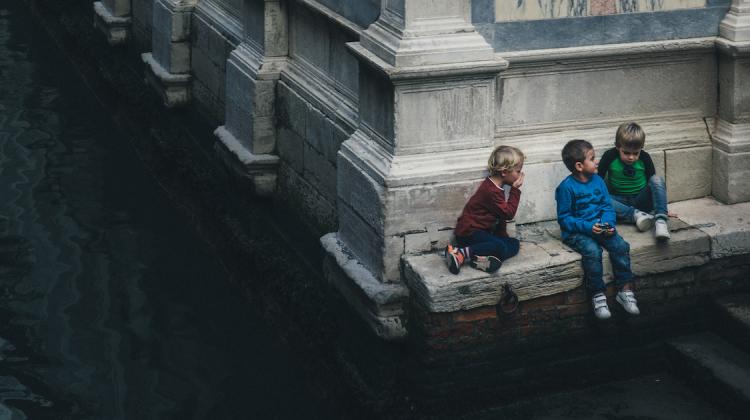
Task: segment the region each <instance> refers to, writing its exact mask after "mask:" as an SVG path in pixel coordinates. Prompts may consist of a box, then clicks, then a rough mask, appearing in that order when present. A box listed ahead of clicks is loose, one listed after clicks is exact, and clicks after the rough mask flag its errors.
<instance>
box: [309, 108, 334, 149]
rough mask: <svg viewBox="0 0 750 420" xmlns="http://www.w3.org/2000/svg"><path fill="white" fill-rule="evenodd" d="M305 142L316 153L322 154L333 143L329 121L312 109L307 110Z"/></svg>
mask: <svg viewBox="0 0 750 420" xmlns="http://www.w3.org/2000/svg"><path fill="white" fill-rule="evenodd" d="M305 140H306V141H307V142H308V143H310V145H311V146H312V147H314V148H315V150H317V151H318V153H324V152H325V150H326V149H329V148H330V145H331V143H333V131H332V127H331V123H330V120H329V119H328V118H326V116H325V115H323V113H322V112H320V111H318V110H317V109H315V108H313V107H308V108H307V125H306V130H305Z"/></svg>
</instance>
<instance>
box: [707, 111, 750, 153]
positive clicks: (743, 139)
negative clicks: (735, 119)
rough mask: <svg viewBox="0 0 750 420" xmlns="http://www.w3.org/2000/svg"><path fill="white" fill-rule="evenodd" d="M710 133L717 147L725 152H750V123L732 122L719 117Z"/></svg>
mask: <svg viewBox="0 0 750 420" xmlns="http://www.w3.org/2000/svg"><path fill="white" fill-rule="evenodd" d="M711 134H712V135H711V137H712V140H713V145H714V146H715V147H716V148H717V149H720V150H723V151H725V152H727V153H750V123H748V124H732V123H729V122H726V121H724V120H721V119H719V120H717V121H716V127H715V129H714V131H713V132H712V133H711Z"/></svg>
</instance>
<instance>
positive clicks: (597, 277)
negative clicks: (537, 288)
mask: <svg viewBox="0 0 750 420" xmlns="http://www.w3.org/2000/svg"><path fill="white" fill-rule="evenodd" d="M563 242H564V243H565V245H568V246H569V247H571V248H573V249H574V250H576V251H577V252H578V253H580V254H581V256H582V257H583V260H582V263H583V276H584V280H585V285H586V289H587V290H588V291H589V292H590V293H591V294H595V293H598V292H601V291H603V290H604V289H605V288H606V286H605V284H604V278H603V274H604V269H603V267H602V248H604V249H606V250H607V251H608V252H609V259H610V261H611V262H612V270H613V274H614V276H615V284H616V285H617V287H618V288H620V287H622V286H623V285H625V284H626V283H629V282H631V281H633V272H632V271H630V244H628V243H627V242H626V241H625V240H624V239H622V236H620V235H619V234H617V233H615V234H614V235H612V236H610V237H605V236H604V235H594V236H588V235H582V234H578V233H575V234H571V235H570V236H568V237H567V238H565V240H564V241H563Z"/></svg>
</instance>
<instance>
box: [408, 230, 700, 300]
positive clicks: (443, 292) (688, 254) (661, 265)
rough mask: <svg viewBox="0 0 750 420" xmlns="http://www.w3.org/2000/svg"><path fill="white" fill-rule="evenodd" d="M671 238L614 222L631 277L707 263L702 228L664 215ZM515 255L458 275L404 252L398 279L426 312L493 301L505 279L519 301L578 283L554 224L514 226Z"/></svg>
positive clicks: (434, 257) (579, 275) (434, 260)
mask: <svg viewBox="0 0 750 420" xmlns="http://www.w3.org/2000/svg"><path fill="white" fill-rule="evenodd" d="M669 228H670V231H671V234H672V238H671V240H670V241H669V243H668V244H665V243H660V242H657V241H656V240H655V239H654V237H653V234H652V233H651V232H639V231H637V230H636V228H635V227H634V226H631V225H622V226H618V227H617V229H618V231H619V233H620V234H621V235H622V236H623V237H624V238H625V240H626V241H628V242H629V243H630V255H631V261H632V263H631V267H632V270H633V273H634V274H635V275H636V276H646V275H651V274H658V273H665V272H669V271H675V270H679V269H681V268H685V267H694V266H699V265H702V264H705V263H707V262H708V261H709V260H710V258H709V254H710V251H711V249H710V239H709V237H708V235H706V234H705V233H704V232H702V231H700V230H699V229H696V228H694V227H692V226H689V225H687V224H686V223H684V222H682V221H681V220H679V219H674V218H672V219H670V220H669ZM518 237H519V239H520V240H521V250H520V252H519V254H518V255H517V256H515V257H513V258H511V259H509V260H508V261H506V262H505V263H504V264H503V266H502V268H501V269H500V271H498V272H497V273H494V274H488V273H485V272H483V271H479V270H475V269H473V268H471V267H468V266H465V267H464V268H463V269H462V270H461V272H460V273H459V274H458V275H453V274H451V273H450V272H448V269H447V267H446V264H445V262H444V260H443V257H442V256H441V255H440V254H436V253H433V254H424V255H407V256H404V258H403V268H404V277H405V279H406V282H407V284H408V286H409V288H410V289H411V291H412V292H413V295H414V298H415V299H416V300H417V302H419V303H420V304H421V305H422V306H423V307H424V308H426V309H427V310H428V311H430V312H453V311H459V310H467V309H473V308H478V307H481V306H488V305H495V304H496V303H497V302H498V300H499V299H500V296H501V291H502V286H503V284H504V283H508V284H510V285H511V287H512V288H513V289H514V290H515V292H516V294H517V295H518V298H519V300H520V301H525V300H531V299H536V298H539V297H544V296H550V295H554V294H557V293H563V292H567V291H570V290H573V289H575V288H577V287H580V286H581V284H582V281H583V270H582V269H581V255H580V254H578V253H577V252H574V251H572V250H571V249H570V248H568V247H567V246H565V245H563V243H562V241H561V240H560V229H559V227H558V225H557V223H556V222H540V223H535V224H531V225H524V226H519V232H518ZM603 264H604V268H605V280H606V281H610V280H611V265H610V263H609V258H608V256H607V255H606V252H605V255H604V261H603Z"/></svg>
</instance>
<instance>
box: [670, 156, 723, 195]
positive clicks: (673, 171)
mask: <svg viewBox="0 0 750 420" xmlns="http://www.w3.org/2000/svg"><path fill="white" fill-rule="evenodd" d="M711 150H712V149H711V147H710V146H706V147H694V148H688V149H676V150H667V151H665V152H664V153H665V160H666V167H667V176H666V181H667V196H668V198H669V201H670V202H674V201H682V200H689V199H691V198H700V197H705V196H707V195H710V194H711V183H712V181H711V176H712V174H713V171H712V169H711V165H712V155H711V154H712V151H711Z"/></svg>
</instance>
